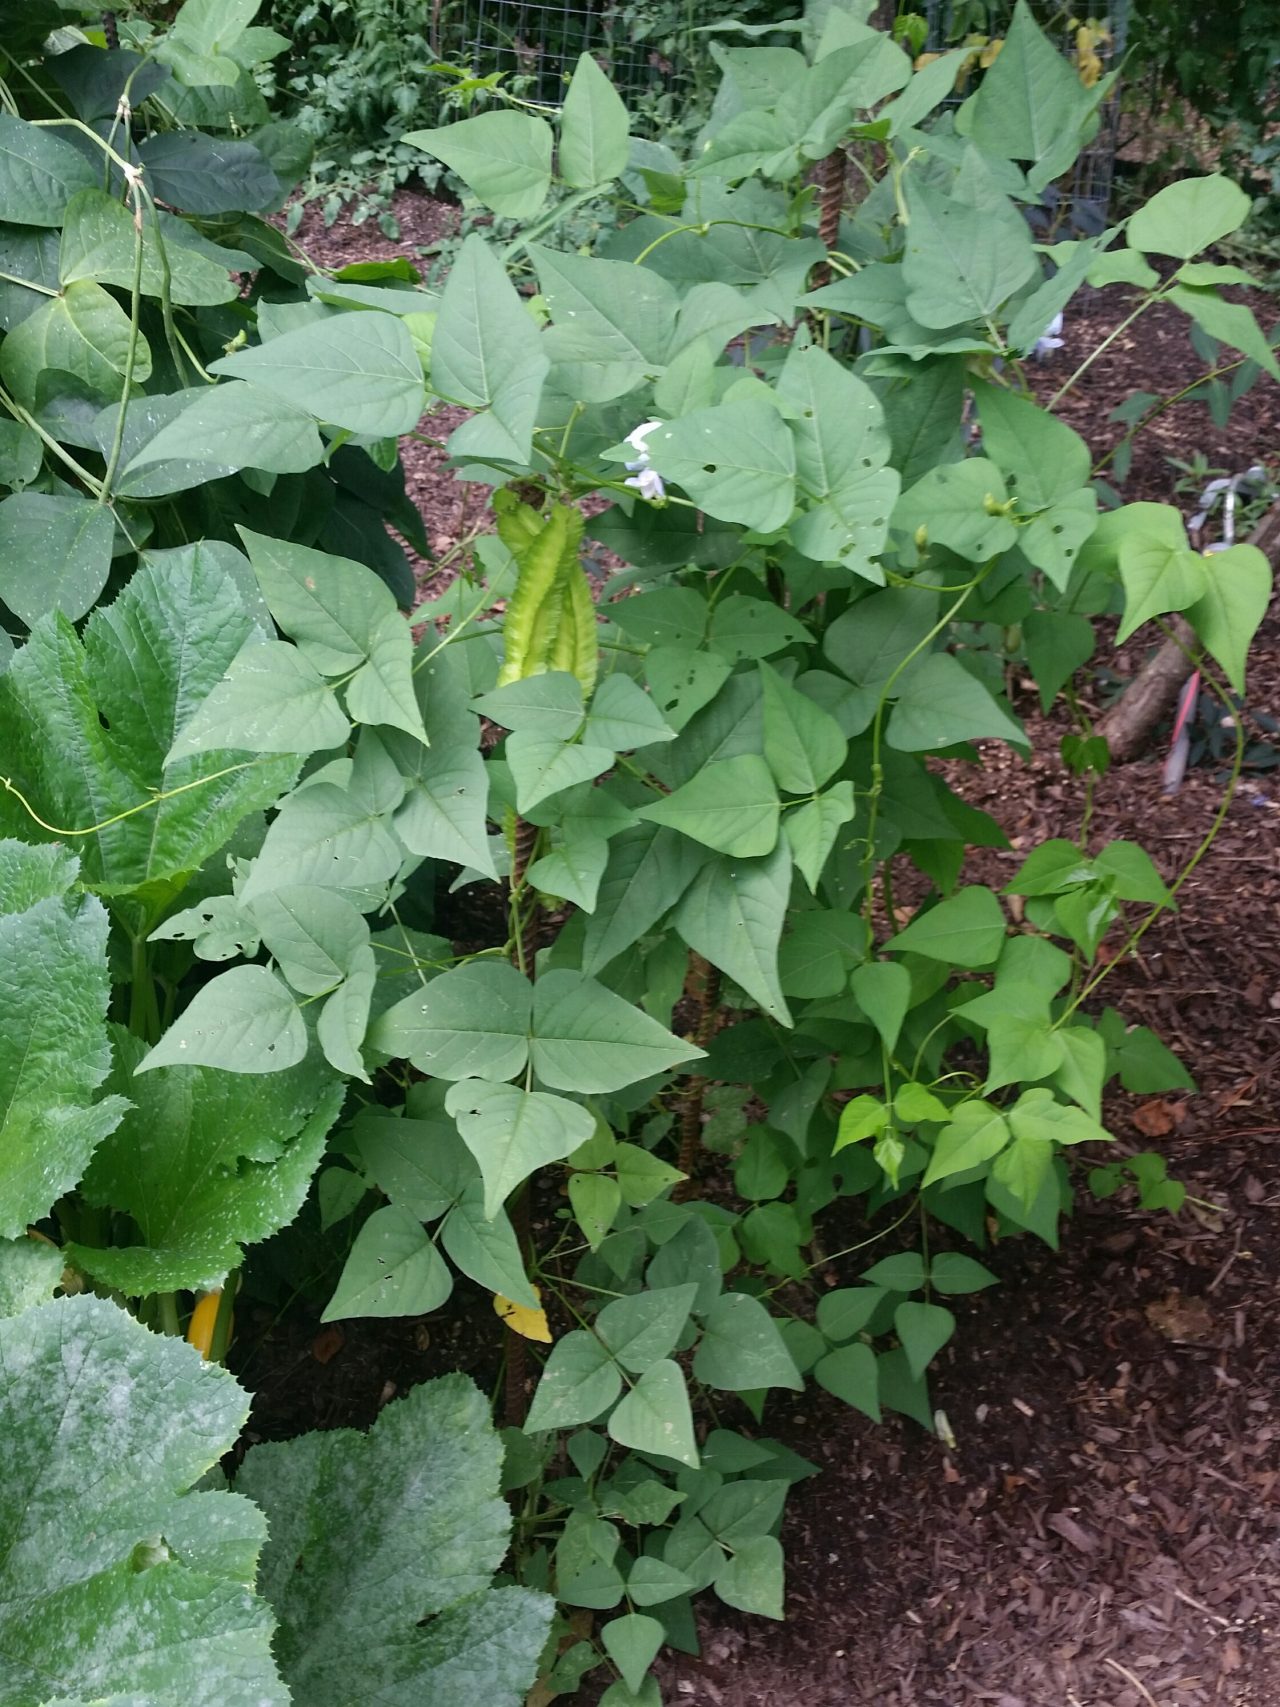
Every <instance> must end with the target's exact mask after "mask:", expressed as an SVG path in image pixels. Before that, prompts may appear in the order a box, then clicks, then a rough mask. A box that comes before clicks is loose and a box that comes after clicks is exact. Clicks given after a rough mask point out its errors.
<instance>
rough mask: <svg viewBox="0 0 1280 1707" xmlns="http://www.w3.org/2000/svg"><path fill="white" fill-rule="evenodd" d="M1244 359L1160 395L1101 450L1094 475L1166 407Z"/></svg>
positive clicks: (1220, 375) (1235, 367) (1231, 370)
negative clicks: (1122, 435)
mask: <svg viewBox="0 0 1280 1707" xmlns="http://www.w3.org/2000/svg"><path fill="white" fill-rule="evenodd" d="M1245 360H1246V358H1245V357H1244V356H1237V358H1236V359H1235V361H1230V362H1223V363H1222V364H1221V366H1219V367H1215V368H1212V369H1211V370H1210V371H1209V372H1208V373H1202V374H1201V375H1200V376H1199V378H1198V379H1193V380H1192V381H1191V382H1190V384H1189V385H1184V386H1183V387H1182V389H1181V390H1180V391H1173V392H1171V393H1170V394H1169V396H1168V397H1161V398H1160V399H1159V400H1158V401H1157V402H1155V403H1153V404H1152V405H1151V407H1150V408H1149V409H1148V410H1147V412H1146V414H1145V415H1144V416H1143V417H1142V419H1141V420H1140V421H1135V422H1134V424H1133V425H1132V426H1131V427H1130V428H1129V431H1128V432H1127V433H1126V434H1125V435H1124V437H1123V438H1119V439H1117V440H1116V442H1115V443H1114V444H1113V445H1112V447H1111V449H1110V450H1107V451H1103V453H1102V455H1101V456H1100V457H1099V458H1098V460H1097V462H1095V463H1094V465H1093V473H1094V474H1095V475H1098V474H1101V473H1102V471H1103V469H1104V468H1106V467H1108V465H1109V464H1110V463H1112V462H1114V461H1115V459H1116V457H1117V456H1119V454H1120V451H1121V449H1122V447H1123V446H1125V445H1127V444H1132V443H1133V441H1134V440H1135V439H1136V438H1137V436H1138V434H1139V433H1141V432H1143V431H1145V429H1146V428H1147V427H1149V426H1150V425H1151V423H1152V422H1153V421H1154V420H1156V419H1157V418H1158V417H1159V416H1161V415H1163V414H1164V412H1165V410H1166V409H1172V408H1173V406H1174V404H1175V403H1181V402H1182V400H1183V398H1184V397H1189V396H1190V395H1191V393H1192V392H1193V391H1198V390H1199V388H1200V387H1201V386H1202V385H1209V384H1210V383H1211V382H1212V381H1213V380H1215V379H1222V378H1223V377H1224V376H1225V375H1226V374H1229V373H1234V372H1235V370H1236V369H1237V368H1239V367H1243V366H1244V364H1245Z"/></svg>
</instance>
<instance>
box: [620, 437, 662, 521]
mask: <svg viewBox="0 0 1280 1707" xmlns="http://www.w3.org/2000/svg"><path fill="white" fill-rule="evenodd" d="M661 425H662V422H661V421H643V422H642V423H641V424H640V426H638V427H636V428H634V429H633V430H632V431H631V432H629V433H628V434H627V439H626V442H627V443H628V444H629V445H630V446H631V448H632V449H633V450H634V451H635V452H636V458H635V461H634V462H629V463H628V464H627V468H628V470H629V472H630V473H631V474H632V475H633V476H634V478H633V479H631V480H626V481H624V482H623V484H624V485H626V486H632V487H634V488H635V490H636V491H637V492H638V493H639V494H640V496H641V497H642V498H647V499H648V500H649V502H650V503H653V502H655V501H656V500H658V499H660V498H665V497H666V495H667V489H666V487H665V486H664V485H663V481H662V476H661V475H660V474H659V473H658V471H657V469H656V468H654V467H652V466H651V464H650V462H649V450H648V446H647V444H646V442H645V441H646V440H647V439H648V437H649V434H650V433H651V432H653V431H654V429H655V428H656V427H660V426H661Z"/></svg>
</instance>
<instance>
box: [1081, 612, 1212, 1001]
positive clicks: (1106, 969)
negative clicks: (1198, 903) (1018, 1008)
mask: <svg viewBox="0 0 1280 1707" xmlns="http://www.w3.org/2000/svg"><path fill="white" fill-rule="evenodd" d="M1157 626H1158V627H1160V628H1163V629H1164V630H1165V634H1166V636H1167V637H1169V638H1172V635H1173V630H1172V629H1171V628H1170V627H1169V626H1168V625H1167V624H1165V623H1162V622H1161V623H1158V624H1157ZM1187 656H1188V658H1189V659H1190V661H1191V667H1192V668H1193V669H1199V670H1200V671H1201V672H1202V676H1203V680H1204V684H1205V686H1206V687H1207V688H1208V689H1209V691H1210V692H1211V693H1212V694H1213V695H1214V696H1215V697H1216V698H1217V699H1218V700H1219V701H1220V703H1221V704H1222V706H1223V707H1224V708H1225V709H1226V711H1227V712H1228V713H1229V714H1234V707H1233V706H1232V703H1231V698H1230V695H1229V694H1228V693H1227V691H1226V690H1225V689H1224V688H1223V687H1222V686H1221V684H1220V683H1219V682H1218V681H1217V679H1216V678H1215V676H1214V674H1213V672H1212V671H1211V670H1208V669H1206V668H1205V660H1204V658H1203V657H1202V656H1196V655H1195V654H1193V653H1191V652H1188V654H1187ZM1235 735H1236V750H1235V754H1234V758H1233V762H1232V766H1231V774H1230V776H1229V777H1228V778H1227V786H1226V789H1225V791H1224V793H1223V796H1222V799H1221V801H1220V802H1219V805H1218V810H1217V811H1216V812H1215V813H1214V815H1213V822H1212V823H1211V824H1210V825H1209V828H1208V829H1207V830H1206V831H1205V833H1204V836H1203V837H1202V838H1201V840H1200V842H1199V844H1198V846H1197V847H1196V850H1195V852H1194V853H1193V854H1192V855H1191V858H1190V859H1189V860H1188V861H1187V863H1186V864H1185V865H1184V866H1183V868H1182V870H1181V871H1180V872H1179V873H1178V875H1177V877H1175V878H1174V880H1173V882H1172V883H1171V884H1170V885H1169V899H1168V900H1167V901H1162V902H1161V903H1160V905H1159V906H1156V907H1153V908H1152V909H1151V911H1150V912H1149V913H1148V914H1147V916H1146V918H1145V919H1143V921H1142V922H1141V924H1139V925H1137V926H1135V927H1134V929H1133V930H1132V931H1130V933H1129V935H1128V936H1127V937H1126V938H1125V941H1124V945H1123V947H1122V949H1121V951H1120V953H1119V954H1117V955H1116V956H1115V957H1114V958H1113V959H1112V960H1110V961H1108V962H1107V964H1106V965H1105V966H1103V967H1102V968H1101V969H1100V970H1099V971H1098V972H1096V973H1095V974H1094V976H1093V977H1092V978H1090V979H1088V980H1087V981H1086V982H1085V983H1084V985H1083V986H1082V987H1081V989H1080V990H1079V992H1078V993H1077V994H1076V995H1075V996H1074V997H1073V998H1072V1000H1071V1001H1070V1002H1069V1003H1068V1005H1067V1006H1066V1007H1065V1008H1064V1009H1063V1011H1062V1013H1060V1014H1059V1015H1058V1017H1057V1019H1056V1020H1055V1021H1054V1022H1053V1027H1054V1030H1055V1031H1056V1030H1057V1029H1058V1027H1059V1026H1063V1025H1066V1023H1067V1021H1068V1020H1069V1019H1070V1018H1071V1016H1072V1014H1074V1013H1075V1011H1076V1009H1077V1008H1078V1007H1079V1006H1080V1005H1081V1003H1082V1002H1085V1001H1087V1000H1088V999H1089V997H1090V996H1091V995H1092V994H1093V992H1094V991H1095V990H1096V989H1097V988H1098V986H1099V984H1101V983H1102V982H1103V980H1104V979H1105V978H1108V977H1109V976H1110V975H1111V973H1112V972H1113V971H1114V970H1115V968H1116V966H1117V965H1118V964H1119V963H1120V961H1121V960H1123V959H1125V958H1127V956H1128V955H1130V954H1132V952H1133V950H1134V949H1135V948H1137V946H1138V944H1139V943H1140V942H1141V941H1142V939H1143V937H1144V936H1146V934H1147V932H1148V931H1149V930H1150V929H1151V927H1152V925H1154V924H1155V922H1156V920H1157V919H1158V918H1159V917H1160V915H1161V914H1162V913H1167V912H1168V911H1169V909H1170V907H1171V906H1172V904H1173V902H1174V901H1175V900H1176V898H1177V896H1178V892H1179V890H1181V888H1182V887H1183V885H1184V884H1185V883H1186V881H1187V879H1188V878H1189V877H1190V876H1191V874H1192V872H1193V871H1194V870H1195V869H1196V867H1197V866H1198V865H1199V864H1200V862H1201V860H1202V859H1203V858H1204V856H1205V855H1206V854H1207V853H1208V851H1209V849H1210V848H1211V847H1212V846H1213V844H1214V842H1215V841H1216V840H1217V838H1218V832H1219V831H1220V830H1221V829H1222V826H1223V824H1224V823H1225V822H1226V817H1227V813H1228V812H1229V811H1230V810H1231V802H1232V801H1233V800H1234V799H1235V796H1236V789H1237V788H1238V787H1239V785H1240V777H1241V773H1242V772H1243V770H1244V725H1243V723H1242V721H1241V720H1240V719H1239V718H1236V720H1235Z"/></svg>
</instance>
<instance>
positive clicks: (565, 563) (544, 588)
mask: <svg viewBox="0 0 1280 1707" xmlns="http://www.w3.org/2000/svg"><path fill="white" fill-rule="evenodd" d="M524 508H527V506H521V509H524ZM534 513H536V512H534ZM507 515H508V517H509V518H510V521H509V527H510V529H511V531H512V533H513V534H514V533H515V531H516V529H517V528H519V529H520V530H521V532H522V533H523V532H525V531H527V529H528V523H527V521H526V519H525V518H524V517H522V516H521V515H520V514H519V512H518V511H514V510H510V509H509V510H508V511H507ZM582 528H583V522H582V514H581V512H580V511H579V510H576V509H575V508H574V507H573V506H572V505H570V504H554V505H553V506H552V508H551V511H550V513H549V514H548V515H547V516H546V517H545V519H544V520H543V522H542V526H541V527H540V528H539V530H538V532H537V533H536V535H534V536H533V538H532V539H531V540H530V541H529V543H528V544H526V545H524V546H523V548H522V549H521V550H520V551H518V552H516V553H515V555H516V559H517V562H518V563H519V574H518V576H517V579H516V589H515V592H514V593H513V594H512V596H511V601H510V603H509V604H508V606H507V614H506V619H505V621H504V622H503V645H504V647H505V651H506V656H505V657H504V659H503V664H502V668H501V670H500V671H499V672H498V686H499V687H505V686H506V685H507V684H508V683H509V682H518V681H522V680H523V679H524V678H525V677H526V676H536V675H540V674H542V672H543V671H545V670H547V669H550V668H551V667H552V665H551V657H552V652H553V649H554V646H555V640H556V633H557V630H558V629H559V627H560V610H561V605H562V603H563V591H564V587H565V584H566V582H567V579H568V574H569V570H570V568H576V567H577V565H578V546H579V544H580V543H581V540H582Z"/></svg>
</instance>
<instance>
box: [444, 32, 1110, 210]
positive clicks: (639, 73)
mask: <svg viewBox="0 0 1280 1707" xmlns="http://www.w3.org/2000/svg"><path fill="white" fill-rule="evenodd" d="M918 3H919V0H918ZM1130 8H1131V0H1111V5H1110V8H1109V11H1108V15H1107V25H1108V29H1109V36H1110V39H1109V41H1108V42H1107V43H1106V44H1105V47H1104V50H1103V51H1104V54H1105V60H1106V63H1107V65H1108V66H1110V65H1116V64H1119V63H1120V60H1121V58H1122V57H1123V54H1124V49H1125V40H1126V35H1127V32H1128V24H1129V16H1130ZM921 10H922V11H923V14H924V16H925V19H926V21H927V23H928V27H929V34H928V43H927V45H928V47H929V49H930V50H931V51H935V52H937V51H943V50H945V49H946V48H948V47H952V46H955V45H956V43H957V42H958V41H963V39H964V38H965V36H966V35H967V34H968V33H969V31H970V29H971V27H972V25H973V23H974V22H975V21H976V22H981V23H982V24H984V25H985V33H986V34H987V35H989V36H993V37H994V36H997V35H999V34H1001V33H1002V32H1003V30H1004V29H1005V28H1007V26H1008V23H1009V20H1010V18H1011V17H1012V13H1013V0H982V4H981V6H980V7H979V8H977V10H975V0H923V5H922V6H921ZM1039 10H1040V11H1042V12H1043V13H1045V14H1047V15H1046V17H1045V18H1044V22H1045V24H1046V27H1048V28H1050V29H1051V30H1052V29H1054V27H1055V22H1054V21H1055V20H1057V24H1056V28H1057V31H1058V33H1059V35H1060V38H1061V42H1062V48H1063V52H1064V54H1071V53H1074V51H1075V46H1076V43H1075V39H1074V33H1073V29H1072V28H1071V27H1064V23H1063V20H1064V19H1065V16H1066V14H1065V13H1064V11H1063V8H1062V7H1061V6H1058V5H1056V4H1055V5H1050V4H1047V3H1046V4H1043V5H1041V6H1040V8H1039ZM686 11H687V13H688V17H687V19H686V23H687V25H688V27H687V28H685V29H683V30H682V31H681V32H680V41H681V46H680V49H679V50H678V51H675V52H673V53H672V55H671V57H670V58H668V57H667V56H666V55H665V54H664V53H663V52H661V51H660V49H659V47H658V46H657V45H656V42H655V39H654V38H653V37H651V36H649V35H648V34H647V18H646V14H645V13H644V12H643V11H642V10H641V9H640V8H637V7H636V6H635V5H634V4H626V3H622V4H619V3H618V0H597V3H596V4H592V3H591V0H436V10H435V13H434V16H433V38H434V40H435V41H436V42H437V43H438V48H439V51H440V52H441V54H442V56H443V57H444V58H446V59H449V60H451V61H453V62H454V63H455V64H459V65H465V66H467V67H469V68H470V69H471V70H472V71H473V72H475V73H476V74H477V75H478V76H486V75H488V74H489V73H491V72H495V71H496V72H501V73H502V74H503V75H504V78H505V79H506V81H507V83H508V85H509V86H510V87H511V88H512V89H513V90H514V91H515V92H517V93H519V94H520V95H521V96H522V97H523V98H524V99H526V100H531V101H536V102H539V103H542V104H546V105H548V106H558V105H559V104H560V103H561V102H562V101H563V99H564V95H565V90H566V88H567V87H568V81H569V78H570V77H571V76H572V74H573V69H574V66H575V65H576V64H577V62H578V58H579V56H580V55H581V54H583V53H590V54H593V55H594V56H595V57H596V58H597V59H598V60H599V62H600V64H601V66H602V67H603V68H604V69H605V70H606V71H608V73H609V75H610V77H611V78H612V80H613V83H614V85H615V86H616V88H617V89H618V91H619V93H620V94H621V95H622V97H623V99H624V100H626V101H627V103H628V105H629V106H631V107H632V108H633V109H635V108H640V109H642V110H643V111H644V112H646V114H647V116H648V118H649V120H650V121H657V122H658V124H659V125H660V123H661V120H662V118H663V117H664V116H667V117H670V116H674V115H677V114H678V115H680V116H681V117H687V112H686V109H687V107H688V104H689V102H690V101H691V100H694V99H696V98H697V97H698V96H699V95H700V94H701V92H702V91H704V90H705V89H706V88H707V83H708V71H709V55H708V52H707V49H706V45H705V42H706V38H705V37H704V36H699V35H697V34H696V33H695V29H696V22H697V18H698V6H697V0H688V3H687V6H686ZM779 16H780V17H781V16H782V8H781V7H780V8H779ZM779 39H782V38H779ZM964 99H965V93H963V92H962V93H957V94H955V95H953V96H952V97H950V98H949V100H948V101H946V102H945V103H944V108H955V107H958V106H959V105H960V104H961V102H962V101H963V100H964ZM1119 116H1120V113H1119V99H1118V96H1117V95H1116V94H1114V93H1113V94H1112V96H1111V97H1110V98H1109V99H1108V100H1107V101H1106V102H1104V103H1103V106H1102V108H1101V110H1100V113H1099V121H1100V122H1099V127H1098V132H1097V135H1096V136H1095V138H1094V140H1093V141H1092V142H1091V143H1090V145H1089V146H1088V148H1086V149H1085V150H1084V152H1083V153H1082V154H1081V155H1080V157H1079V159H1078V160H1077V161H1076V164H1075V167H1074V169H1073V170H1072V172H1071V174H1070V175H1069V176H1068V177H1067V178H1065V179H1063V180H1062V181H1060V182H1059V183H1056V184H1051V185H1050V186H1049V187H1048V189H1047V190H1046V191H1045V192H1044V195H1043V197H1042V200H1041V205H1040V206H1039V207H1036V208H1032V209H1031V210H1030V212H1029V218H1030V220H1031V223H1032V225H1033V226H1034V227H1036V228H1037V230H1038V231H1039V232H1040V233H1042V234H1054V235H1061V236H1066V235H1086V236H1088V235H1093V234H1094V233H1096V232H1099V231H1101V230H1103V229H1104V227H1105V225H1106V222H1107V215H1108V211H1109V207H1110V201H1111V191H1112V183H1113V178H1114V171H1115V156H1116V144H1117V135H1118V129H1119Z"/></svg>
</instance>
